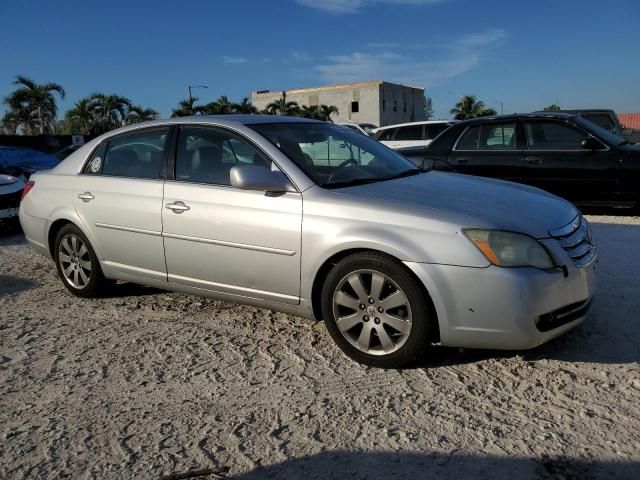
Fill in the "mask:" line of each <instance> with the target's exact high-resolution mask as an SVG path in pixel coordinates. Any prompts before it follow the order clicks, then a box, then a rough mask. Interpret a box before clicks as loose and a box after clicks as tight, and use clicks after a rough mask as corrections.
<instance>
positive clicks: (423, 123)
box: [374, 120, 459, 132]
mask: <svg viewBox="0 0 640 480" xmlns="http://www.w3.org/2000/svg"><path fill="white" fill-rule="evenodd" d="M457 122H459V120H422V121H420V122H407V123H396V124H394V125H385V126H384V127H378V128H376V129H375V130H374V132H379V131H381V130H388V129H390V128H398V127H409V126H411V125H429V124H434V123H457Z"/></svg>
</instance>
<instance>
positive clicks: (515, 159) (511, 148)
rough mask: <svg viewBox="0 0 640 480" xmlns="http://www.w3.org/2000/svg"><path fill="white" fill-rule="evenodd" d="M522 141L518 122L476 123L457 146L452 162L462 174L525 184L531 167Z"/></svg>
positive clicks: (467, 129) (461, 137)
mask: <svg viewBox="0 0 640 480" xmlns="http://www.w3.org/2000/svg"><path fill="white" fill-rule="evenodd" d="M520 138H521V134H520V126H519V124H518V122H517V120H516V119H513V120H508V121H502V122H488V123H478V124H472V125H470V126H469V127H467V128H466V129H465V130H464V131H463V132H462V134H461V135H460V137H459V138H458V140H457V141H456V143H455V144H454V146H453V149H452V151H451V152H450V154H449V163H450V165H451V167H452V168H453V169H454V170H455V171H457V172H460V173H466V174H469V175H479V176H482V177H491V178H499V179H502V180H510V181H514V182H522V181H523V179H524V178H525V177H526V176H527V170H528V169H529V168H530V167H529V165H527V164H523V162H522V148H521V143H520Z"/></svg>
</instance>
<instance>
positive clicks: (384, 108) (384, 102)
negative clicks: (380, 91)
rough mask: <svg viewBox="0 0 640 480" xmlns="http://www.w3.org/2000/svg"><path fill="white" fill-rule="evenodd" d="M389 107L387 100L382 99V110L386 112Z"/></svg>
mask: <svg viewBox="0 0 640 480" xmlns="http://www.w3.org/2000/svg"><path fill="white" fill-rule="evenodd" d="M386 109H387V101H386V100H382V111H383V112H384V111H385V110H386Z"/></svg>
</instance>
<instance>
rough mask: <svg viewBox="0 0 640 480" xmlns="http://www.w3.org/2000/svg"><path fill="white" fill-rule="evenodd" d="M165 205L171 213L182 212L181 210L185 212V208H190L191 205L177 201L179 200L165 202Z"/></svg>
mask: <svg viewBox="0 0 640 480" xmlns="http://www.w3.org/2000/svg"><path fill="white" fill-rule="evenodd" d="M165 207H167V208H168V209H169V210H171V211H172V212H173V213H182V212H186V211H187V210H191V207H189V206H188V205H185V204H184V202H179V201H178V202H173V203H167V204H166V205H165Z"/></svg>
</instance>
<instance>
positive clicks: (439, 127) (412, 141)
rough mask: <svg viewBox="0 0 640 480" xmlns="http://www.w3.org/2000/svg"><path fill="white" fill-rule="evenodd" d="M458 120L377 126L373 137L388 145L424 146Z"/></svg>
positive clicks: (399, 146)
mask: <svg viewBox="0 0 640 480" xmlns="http://www.w3.org/2000/svg"><path fill="white" fill-rule="evenodd" d="M456 121H457V120H427V121H425V122H412V123H400V124H398V125H387V126H386V127H380V128H376V129H375V130H374V131H373V137H374V138H375V139H376V140H378V141H379V142H381V143H384V144H385V145H386V146H387V147H391V148H404V147H424V146H427V145H429V144H430V143H431V140H433V139H434V138H436V137H437V136H438V135H440V134H441V133H442V132H444V131H445V130H446V129H447V128H449V126H450V125H453V124H454V123H455V122H456Z"/></svg>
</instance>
